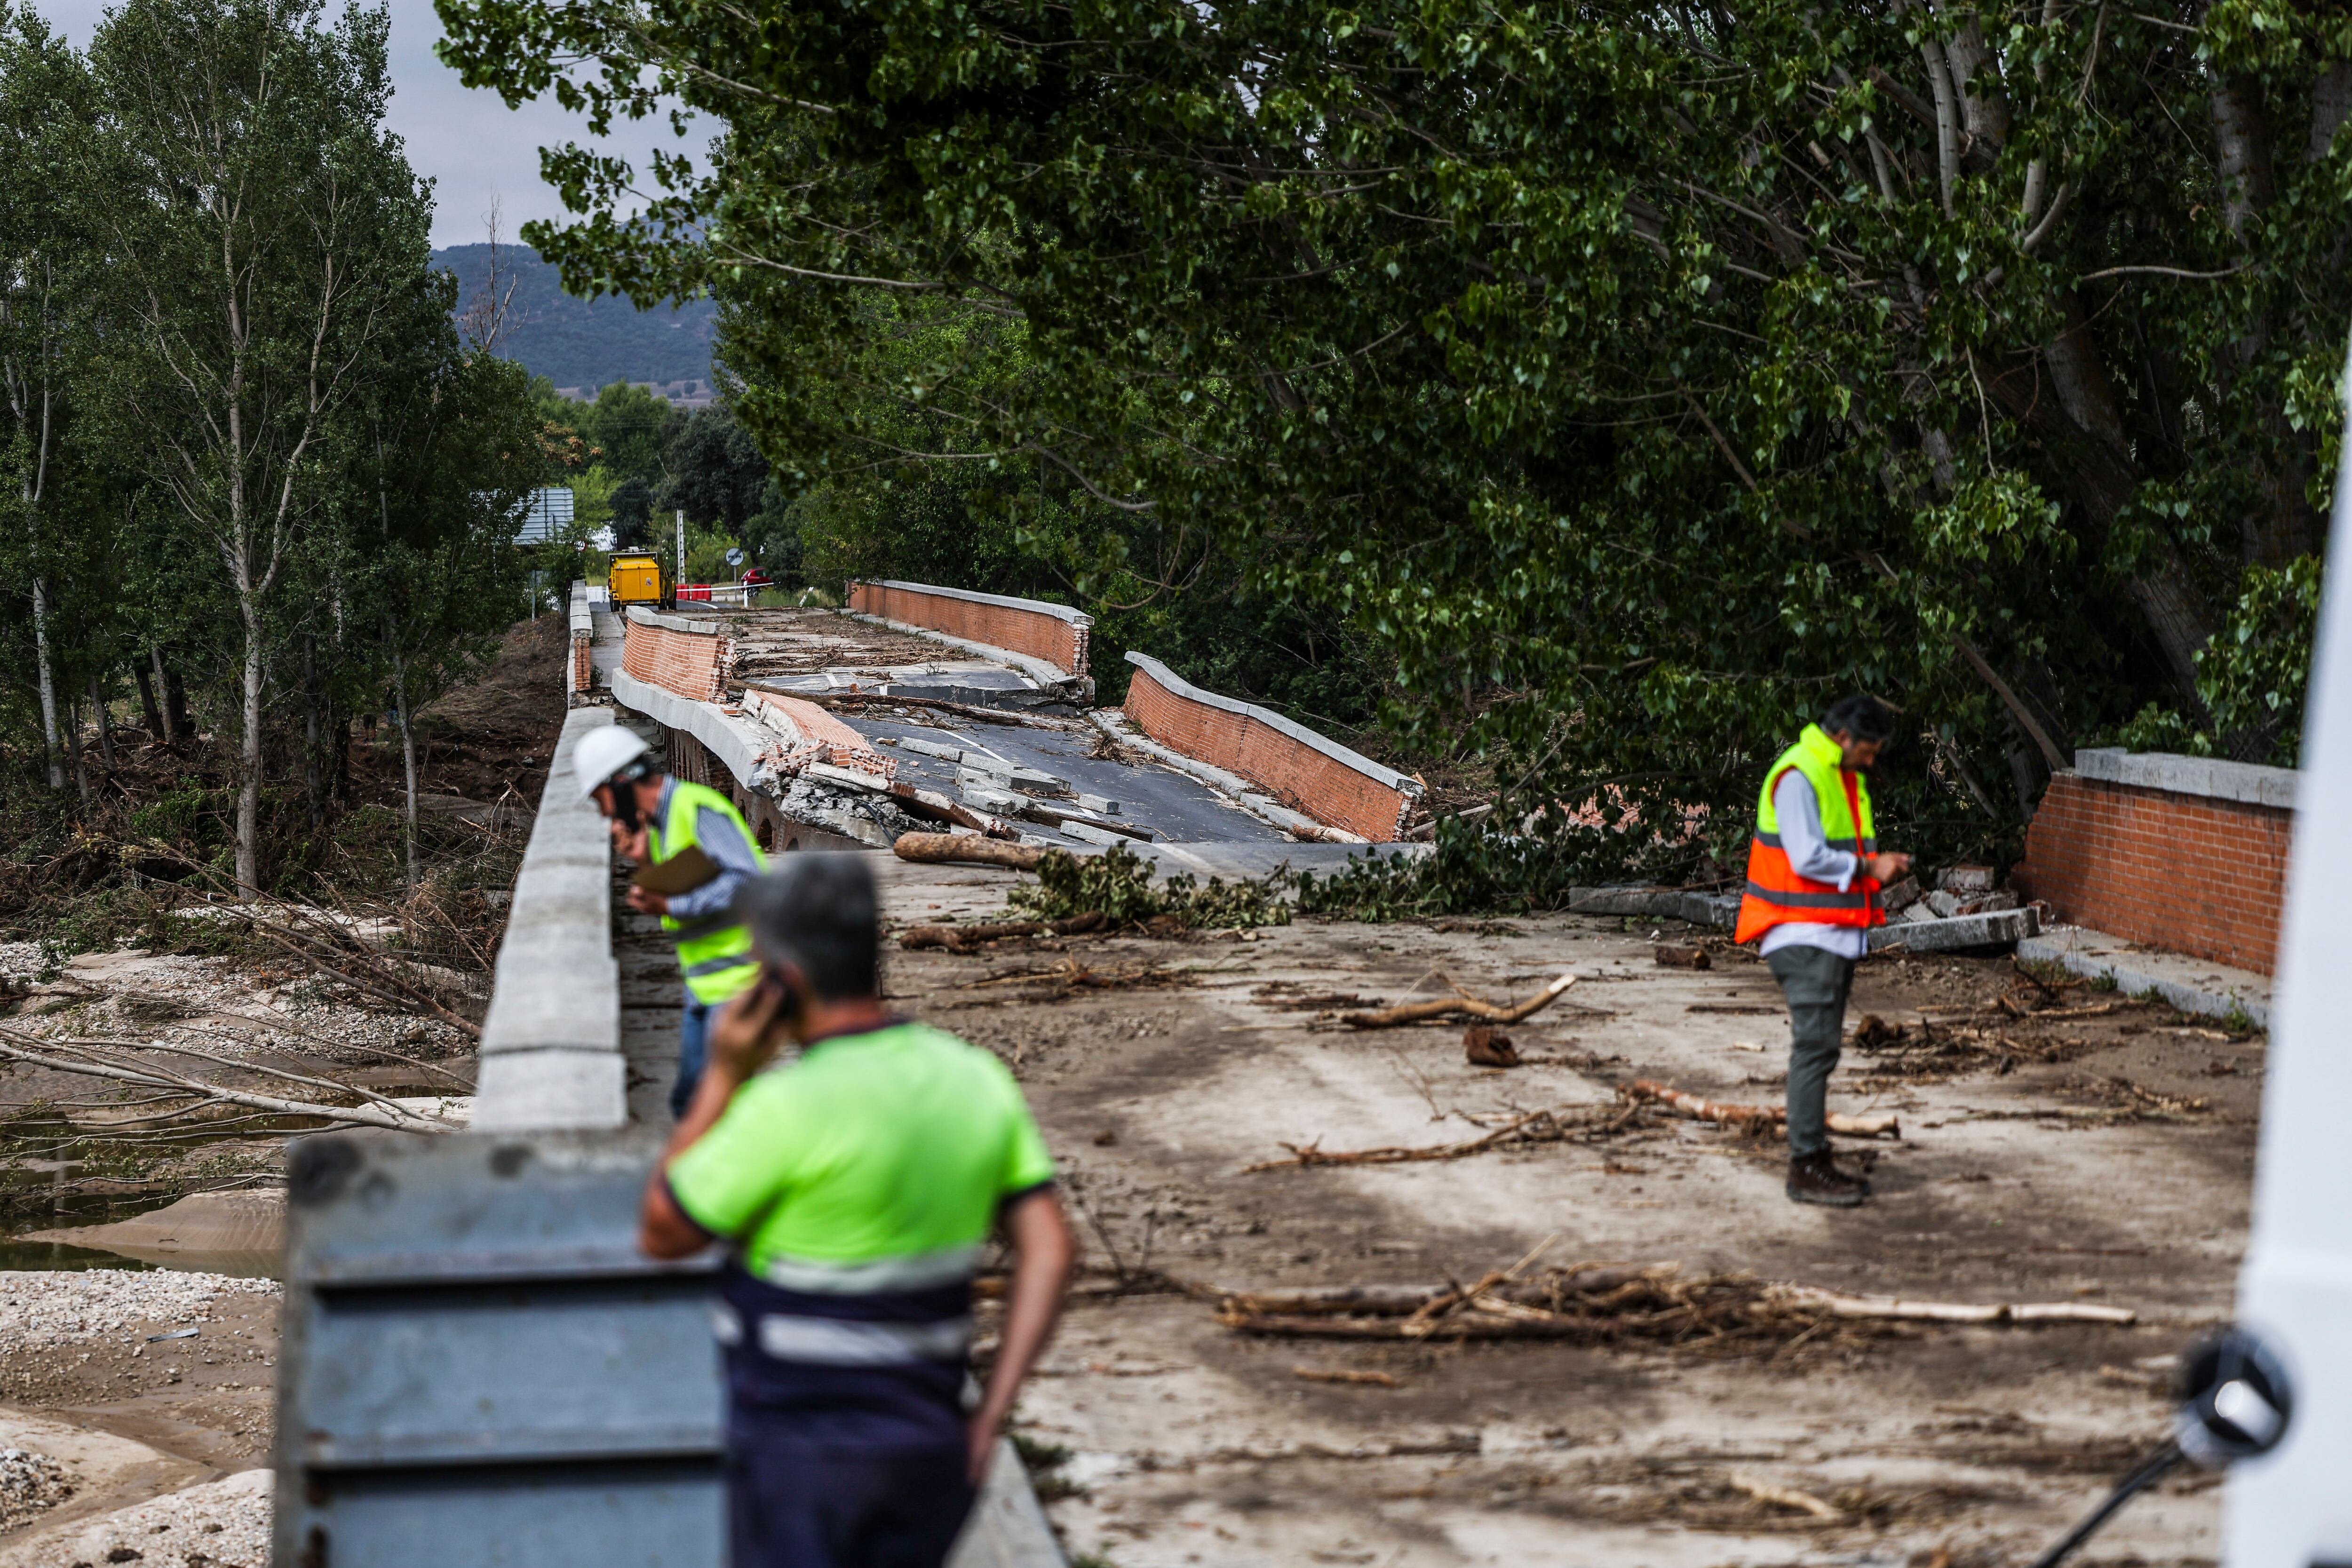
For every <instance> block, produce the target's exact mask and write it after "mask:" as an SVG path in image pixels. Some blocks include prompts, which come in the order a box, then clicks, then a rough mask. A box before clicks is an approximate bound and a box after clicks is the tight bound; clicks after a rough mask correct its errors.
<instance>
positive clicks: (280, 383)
mask: <svg viewBox="0 0 2352 1568" xmlns="http://www.w3.org/2000/svg"><path fill="white" fill-rule="evenodd" d="M387 28H388V20H387V16H386V13H384V12H383V11H382V10H377V11H366V10H360V9H356V8H355V9H352V10H350V11H347V12H346V13H345V14H344V15H343V16H342V18H341V21H340V22H339V23H338V24H337V25H336V26H333V27H332V28H327V27H325V26H321V15H320V7H319V5H318V4H317V0H126V3H125V4H124V5H121V7H120V8H118V9H116V10H114V11H111V12H110V13H109V14H108V16H107V18H106V20H105V22H104V23H103V24H102V25H101V26H100V28H99V31H98V34H97V36H96V37H95V39H94V40H93V42H92V44H91V47H90V63H91V68H92V71H93V73H94V76H95V79H96V82H97V86H98V90H99V95H100V101H101V104H102V112H101V115H100V125H99V134H98V136H97V137H96V139H95V147H94V150H93V155H92V157H91V159H90V161H89V165H88V166H87V168H86V169H85V170H84V171H83V174H82V180H83V183H84V184H85V187H86V188H87V189H88V190H89V193H90V195H91V199H92V203H93V206H94V208H95V213H94V226H95V227H96V228H97V230H98V232H99V234H100V237H101V240H102V244H103V246H104V248H105V251H106V253H107V263H108V264H107V266H106V267H105V268H103V269H102V270H100V272H99V273H98V276H99V277H100V278H101V279H103V284H104V292H103V297H102V299H101V300H100V303H99V306H98V309H99V310H100V314H101V316H102V319H103V323H104V331H103V342H104V347H105V354H104V361H103V364H102V367H101V370H100V374H99V376H98V377H97V378H96V381H95V395H96V396H97V397H98V398H99V399H100V400H101V401H102V404H103V405H104V407H105V409H106V411H107V414H108V416H109V417H110V422H111V424H112V425H113V426H114V428H115V429H116V430H117V431H119V432H120V439H121V443H122V447H123V449H124V450H125V451H126V452H127V453H131V454H134V455H135V459H136V460H137V461H139V462H140V463H141V464H142V467H143V468H144V473H145V477H146V478H147V479H149V480H150V481H151V482H152V484H153V485H154V486H155V487H156V489H158V490H160V491H161V492H163V494H165V495H168V496H169V497H170V498H171V499H172V501H173V504H174V505H175V506H176V507H177V509H178V510H179V512H180V515H181V518H182V521H183V522H184V526H185V527H186V528H187V530H188V531H189V532H190V534H191V535H193V537H194V539H195V540H197V541H199V542H201V543H202V545H203V547H204V549H205V552H207V553H208V554H209V555H210V556H211V558H212V560H213V561H214V562H215V563H217V565H218V568H219V572H220V576H219V578H218V579H216V582H217V584H218V591H220V592H222V593H224V594H225V595H226V597H227V598H228V600H229V601H230V602H231V603H232V604H233V605H234V606H235V614H236V625H237V631H238V642H239V647H238V652H237V659H236V711H235V719H236V733H237V737H238V746H239V752H238V774H239V778H238V792H237V804H236V879H237V883H238V885H239V886H240V887H241V888H246V889H254V888H257V886H258V885H259V883H258V878H259V811H260V791H261V784H262V771H263V725H264V721H265V711H264V710H265V701H266V698H267V695H268V674H269V669H270V665H271V659H272V654H273V651H274V650H273V648H272V646H271V641H272V632H273V629H274V628H273V625H272V618H273V612H274V609H275V605H276V600H277V597H278V594H279V593H280V591H281V589H282V588H283V586H284V584H285V583H286V582H287V580H288V577H289V572H288V568H289V564H290V563H292V562H293V560H294V559H295V557H296V555H297V554H298V552H299V550H300V549H301V547H302V542H303V539H304V536H305V534H306V533H307V532H308V531H310V530H312V529H314V528H316V527H318V526H320V522H321V518H322V514H323V512H324V510H325V509H326V507H327V505H328V504H329V500H330V498H331V494H332V492H333V491H334V489H335V488H336V476H335V474H334V472H333V471H332V468H331V465H330V463H329V461H328V459H329V457H330V455H331V452H332V451H333V450H334V448H335V447H336V444H337V437H338V422H339V421H340V420H341V419H342V418H343V417H344V416H346V415H348V414H349V413H350V412H351V410H352V406H353V405H354V403H355V401H356V400H357V399H358V397H359V395H360V394H361V392H362V389H363V387H364V386H365V384H366V383H367V380H368V375H369V373H370V371H371V369H372V368H373V365H374V364H375V363H376V359H377V356H378V355H379V354H380V353H383V349H384V346H385V342H384V340H385V338H386V335H387V334H388V333H389V332H390V331H392V330H393V324H394V321H396V320H397V319H398V318H399V317H400V316H401V315H402V313H403V307H404V306H405V305H408V304H410V303H412V302H413V301H414V300H415V299H416V298H417V296H418V294H419V293H420V291H421V290H424V289H427V288H428V287H429V285H428V283H427V279H426V268H425V264H426V258H427V257H428V255H429V247H428V246H427V244H426V230H427V224H428V220H429V217H430V211H431V208H430V199H429V195H428V193H427V191H426V189H425V187H424V186H423V185H422V184H420V183H419V182H418V181H417V179H416V177H415V174H413V173H412V172H411V170H410V169H409V166H408V164H407V162H406V160H405V159H404V157H403V156H402V154H401V151H400V147H399V144H398V142H397V141H396V140H395V139H394V138H393V137H392V136H391V135H390V134H389V133H388V132H386V131H385V130H384V129H383V113H384V107H385V102H386V100H387V98H388V96H389V94H390V90H391V84H390V79H389V76H388V75H387V72H386V67H385V54H384V48H385V38H386V35H387Z"/></svg>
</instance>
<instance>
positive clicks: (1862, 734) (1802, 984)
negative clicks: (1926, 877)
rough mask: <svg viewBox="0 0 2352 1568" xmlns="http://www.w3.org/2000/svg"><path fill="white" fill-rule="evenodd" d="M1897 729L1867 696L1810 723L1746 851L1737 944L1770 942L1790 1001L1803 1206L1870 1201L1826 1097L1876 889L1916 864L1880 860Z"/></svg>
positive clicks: (1772, 776) (1770, 958)
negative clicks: (1848, 1164)
mask: <svg viewBox="0 0 2352 1568" xmlns="http://www.w3.org/2000/svg"><path fill="white" fill-rule="evenodd" d="M1894 732H1895V719H1894V715H1892V714H1891V713H1889V712H1888V711H1887V710H1886V707H1885V704H1884V703H1882V702H1880V701H1879V700H1877V699H1876V698H1874V697H1867V696H1861V695H1856V696H1853V697H1848V698H1846V699H1844V700H1843V701H1841V702H1839V703H1838V704H1837V705H1836V706H1834V707H1832V709H1831V710H1829V711H1828V712H1827V713H1825V714H1823V715H1822V721H1821V722H1820V723H1818V724H1808V725H1806V726H1805V732H1804V733H1803V734H1801V735H1800V736H1798V737H1797V743H1796V744H1795V745H1793V746H1790V748H1789V749H1788V750H1787V751H1785V752H1781V753H1780V760H1779V761H1777V762H1775V763H1773V764H1772V771H1771V772H1770V773H1767V774H1766V775H1765V777H1764V791H1763V795H1762V796H1761V798H1760V799H1759V801H1758V803H1757V807H1756V837H1754V838H1753V839H1751V840H1750V841H1749V843H1748V891H1747V895H1746V896H1745V897H1744V898H1742V899H1741V900H1740V901H1739V929H1738V932H1737V933H1736V935H1735V937H1734V940H1735V941H1738V942H1753V941H1754V940H1755V939H1756V938H1758V937H1762V938H1763V939H1764V942H1763V946H1762V948H1761V949H1760V950H1759V951H1760V952H1762V954H1763V957H1764V962H1765V963H1766V965H1767V966H1769V968H1770V969H1771V971H1772V973H1773V975H1774V976H1775V977H1776V978H1778V979H1779V981H1780V994H1781V995H1782V996H1784V997H1786V998H1787V999H1788V1003H1789V1023H1790V1048H1789V1089H1788V1098H1789V1184H1788V1193H1789V1196H1790V1198H1791V1199H1792V1200H1794V1201H1795V1202H1797V1203H1801V1204H1826V1205H1830V1206H1831V1207H1832V1208H1852V1207H1853V1206H1854V1205H1857V1204H1859V1203H1861V1202H1862V1200H1863V1199H1864V1198H1866V1197H1868V1196H1869V1195H1870V1184H1869V1182H1867V1181H1866V1180H1864V1179H1863V1178H1862V1177H1860V1176H1856V1175H1853V1174H1850V1173H1846V1172H1844V1171H1841V1170H1839V1169H1838V1167H1837V1163H1836V1162H1835V1161H1834V1160H1832V1158H1831V1157H1830V1139H1829V1110H1828V1099H1829V1083H1830V1074H1831V1072H1832V1070H1834V1069H1835V1068H1836V1067H1837V1064H1838V1056H1839V1054H1840V1047H1842V1046H1843V1043H1844V1039H1845V1001H1846V994H1847V993H1848V992H1849V991H1851V990H1852V989H1853V966H1854V965H1855V964H1856V963H1860V962H1862V956H1863V954H1864V953H1865V952H1868V951H1869V949H1870V928H1871V927H1872V926H1875V925H1884V924H1885V923H1886V911H1885V910H1882V909H1880V908H1879V905H1878V890H1879V889H1880V888H1882V887H1884V886H1885V884H1887V883H1889V882H1891V881H1894V880H1895V879H1896V878H1898V877H1900V876H1902V875H1903V873H1904V872H1906V871H1907V870H1909V869H1910V868H1911V857H1910V856H1908V855H1893V854H1882V853H1880V851H1879V847H1878V835H1877V831H1876V827H1875V825H1874V823H1873V822H1872V820H1871V811H1870V784H1869V782H1868V780H1867V779H1866V778H1865V776H1864V775H1865V774H1867V773H1869V771H1870V767H1871V764H1872V763H1875V762H1876V761H1877V760H1878V752H1879V749H1880V748H1881V747H1883V746H1885V744H1886V742H1887V740H1888V738H1889V737H1890V736H1892V735H1893V734H1894Z"/></svg>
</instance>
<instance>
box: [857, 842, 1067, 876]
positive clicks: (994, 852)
mask: <svg viewBox="0 0 2352 1568" xmlns="http://www.w3.org/2000/svg"><path fill="white" fill-rule="evenodd" d="M891 849H892V851H893V852H894V853H896V854H897V855H898V858H899V859H901V860H913V861H918V862H919V863H921V864H923V865H927V866H943V865H954V864H964V865H972V866H1002V867H1003V868H1005V869H1007V870H1010V871H1034V870H1035V869H1036V868H1037V862H1038V861H1040V860H1042V859H1044V858H1045V855H1046V850H1045V847H1044V846H1042V845H1037V844H1007V843H1006V842H1004V841H1003V839H1001V838H983V837H980V836H979V835H977V834H971V833H901V834H900V835H898V842H897V843H895V844H893V845H892V846H891Z"/></svg>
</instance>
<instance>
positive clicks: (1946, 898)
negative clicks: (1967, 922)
mask: <svg viewBox="0 0 2352 1568" xmlns="http://www.w3.org/2000/svg"><path fill="white" fill-rule="evenodd" d="M1919 907H1920V908H1922V909H1924V910H1927V911H1928V912H1929V913H1930V914H1933V915H1934V916H1935V917H1936V918H1937V920H1939V921H1948V920H1950V919H1951V918H1952V917H1953V916H1954V915H1957V914H1958V913H1959V912H1960V899H1959V895H1958V894H1957V893H1954V892H1950V891H1948V890H1947V889H1942V888H1938V889H1936V890H1935V891H1934V892H1932V893H1930V894H1928V895H1927V897H1926V898H1924V899H1921V900H1919Z"/></svg>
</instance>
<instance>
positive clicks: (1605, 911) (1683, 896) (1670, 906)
mask: <svg viewBox="0 0 2352 1568" xmlns="http://www.w3.org/2000/svg"><path fill="white" fill-rule="evenodd" d="M1568 908H1569V911H1570V913H1571V914H1580V915H1632V916H1634V917H1636V918H1637V919H1646V920H1662V921H1689V922H1690V923H1691V924H1693V925H1703V926H1725V927H1730V926H1735V925H1738V923H1739V899H1738V895H1737V894H1732V893H1713V892H1708V891H1706V889H1690V888H1575V889H1570V891H1569V895H1568Z"/></svg>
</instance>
